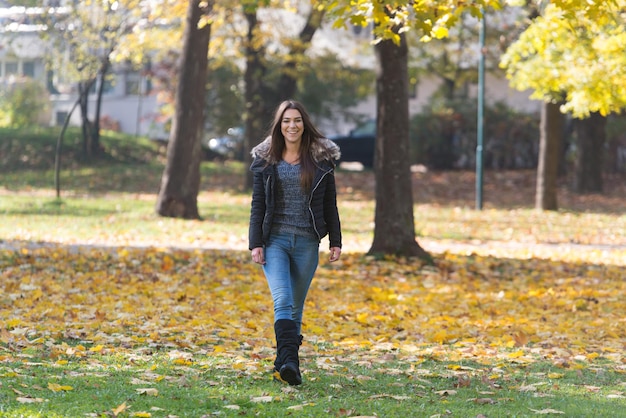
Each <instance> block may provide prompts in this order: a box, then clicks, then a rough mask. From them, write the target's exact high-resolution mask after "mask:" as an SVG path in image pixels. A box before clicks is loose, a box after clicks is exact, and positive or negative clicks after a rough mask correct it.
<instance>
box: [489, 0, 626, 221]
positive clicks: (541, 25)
mask: <svg viewBox="0 0 626 418" xmlns="http://www.w3.org/2000/svg"><path fill="white" fill-rule="evenodd" d="M538 3H539V6H540V7H539V10H540V15H539V16H538V17H537V18H536V19H534V20H533V21H532V22H531V24H530V25H529V26H528V28H527V29H526V30H525V31H524V33H522V35H521V36H520V37H519V39H518V40H517V41H516V42H515V43H514V44H512V45H511V46H510V47H509V48H508V50H507V52H506V53H505V54H504V56H503V57H502V61H501V66H502V67H504V68H506V71H507V76H508V77H509V78H510V80H511V85H512V86H513V87H515V88H517V89H519V90H526V89H532V90H533V95H532V96H531V97H533V98H536V99H539V100H542V101H543V102H544V105H543V107H544V110H543V112H542V127H543V128H542V135H541V149H540V157H539V158H540V160H539V171H538V174H537V194H536V204H535V206H536V207H537V208H538V209H547V210H556V209H557V208H558V205H557V203H556V200H557V199H556V176H557V165H558V160H559V156H560V154H561V151H560V148H561V142H562V135H563V133H562V131H563V129H562V124H563V122H562V119H563V116H562V113H569V114H571V115H572V116H573V117H574V118H575V133H576V136H577V144H576V148H577V156H576V162H577V163H576V184H575V186H576V189H577V190H578V191H579V192H600V191H602V153H603V147H604V142H605V136H606V135H605V132H604V126H605V124H606V119H605V116H607V115H608V114H610V113H615V112H619V111H620V110H621V109H623V108H624V107H626V81H625V80H626V56H625V55H624V44H625V42H626V24H625V23H626V21H625V19H624V18H625V13H624V7H626V2H625V1H624V0H611V1H595V2H594V1H585V2H582V1H564V0H561V1H554V2H552V3H551V4H542V3H543V2H538ZM559 112H562V113H559Z"/></svg>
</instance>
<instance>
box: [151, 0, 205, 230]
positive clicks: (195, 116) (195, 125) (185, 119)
mask: <svg viewBox="0 0 626 418" xmlns="http://www.w3.org/2000/svg"><path fill="white" fill-rule="evenodd" d="M213 3H214V2H213V1H210V2H208V4H207V3H206V2H205V1H202V0H190V1H189V7H188V9H187V18H186V24H185V33H184V35H183V52H182V55H181V61H180V77H179V80H178V87H177V90H176V104H175V106H176V111H175V115H174V120H173V122H172V128H171V131H170V137H169V143H168V147H167V164H166V167H165V170H164V172H163V177H162V178H161V187H160V190H159V197H158V200H157V205H156V212H157V213H158V214H159V215H161V216H169V217H174V218H184V219H199V218H200V214H199V213H198V192H199V190H200V161H201V158H202V148H201V143H200V139H201V137H202V133H203V130H204V99H205V90H206V78H207V66H208V57H207V55H208V48H209V40H210V38H211V26H210V25H208V24H205V25H204V26H199V22H200V19H201V17H202V16H203V15H204V14H208V13H210V12H211V9H212V8H213Z"/></svg>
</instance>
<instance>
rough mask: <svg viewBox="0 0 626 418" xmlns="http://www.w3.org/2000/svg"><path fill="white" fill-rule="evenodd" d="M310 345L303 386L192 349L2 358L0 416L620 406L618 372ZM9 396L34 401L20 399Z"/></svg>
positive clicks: (494, 411)
mask: <svg viewBox="0 0 626 418" xmlns="http://www.w3.org/2000/svg"><path fill="white" fill-rule="evenodd" d="M315 348H316V353H315V356H313V355H311V352H310V351H309V355H306V354H305V355H304V356H303V373H304V379H305V383H304V384H303V385H302V386H300V387H297V388H293V387H289V386H286V385H284V384H281V383H278V382H275V381H272V379H271V377H270V374H269V372H268V370H269V369H270V368H271V366H270V362H269V361H267V360H266V361H251V360H250V359H249V358H227V357H225V358H216V357H214V356H205V355H202V354H198V355H194V356H193V357H191V356H189V357H188V358H187V360H186V361H184V362H180V363H184V364H180V363H176V362H175V361H173V360H172V358H170V357H168V356H167V355H166V354H165V353H163V352H160V351H159V350H156V349H147V348H146V349H145V350H144V351H143V352H142V353H141V354H135V353H133V354H128V355H120V354H117V355H100V354H99V355H88V356H87V357H86V358H84V357H83V358H80V357H79V358H72V357H71V356H67V355H64V356H62V358H63V360H61V359H50V358H45V357H44V358H41V357H36V356H35V357H30V358H28V359H24V360H22V361H19V362H4V363H2V364H1V365H0V376H2V386H0V405H1V406H0V417H12V418H13V417H22V416H27V417H40V416H41V417H78V416H89V415H88V414H93V415H91V416H111V411H112V410H114V409H116V408H118V407H119V406H120V405H122V404H124V403H125V404H126V410H125V411H124V412H123V413H122V414H121V415H120V416H142V415H134V414H136V413H140V412H149V413H151V414H152V415H151V416H153V417H167V416H179V417H199V416H205V415H206V416H212V415H220V416H232V417H236V416H265V417H275V416H306V417H318V416H381V417H395V416H415V417H418V416H420V417H421V416H426V417H429V416H436V415H437V414H441V416H464V417H466V416H467V417H469V416H471V417H475V416H477V415H479V414H483V415H484V416H489V417H532V416H536V415H537V412H534V411H542V410H543V411H545V410H548V409H552V410H554V411H561V412H562V413H563V415H564V416H567V417H611V416H620V414H621V411H622V410H623V408H624V407H626V400H625V399H624V397H621V398H620V397H619V395H617V394H619V393H623V391H624V387H623V379H622V376H620V375H619V374H618V373H617V372H615V371H610V370H606V369H603V368H598V369H592V368H582V369H579V370H568V371H565V372H564V371H563V369H559V368H556V367H547V366H545V365H542V364H541V363H539V364H535V365H529V366H528V367H526V368H522V369H520V368H519V367H514V368H509V367H507V365H506V364H503V365H501V366H500V367H498V368H494V367H491V366H485V365H481V364H472V363H468V364H462V365H460V364H459V363H452V362H442V361H433V360H428V359H423V358H414V359H413V361H401V362H400V361H396V360H394V357H395V354H394V353H392V352H390V353H388V354H387V355H386V356H384V357H382V358H380V359H379V360H378V361H369V360H368V361H364V362H358V361H356V359H358V353H355V355H354V358H350V359H336V358H334V357H332V356H325V350H324V347H315ZM320 359H322V360H325V361H324V362H322V365H323V368H321V367H318V366H317V364H320ZM316 361H317V363H316ZM51 384H53V385H54V384H57V385H60V386H61V387H65V390H60V391H54V390H53V389H52V388H54V386H51ZM146 389H150V390H146ZM155 390H156V391H155ZM17 392H19V393H21V394H22V397H23V398H27V397H30V398H31V399H37V398H39V399H41V400H43V401H41V402H35V403H24V404H22V403H20V402H17V401H16V400H15V399H16V396H15V393H17ZM611 395H613V397H612V398H611ZM616 395H617V396H616ZM533 410H534V411H533ZM107 413H108V414H109V415H107Z"/></svg>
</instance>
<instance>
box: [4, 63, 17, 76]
mask: <svg viewBox="0 0 626 418" xmlns="http://www.w3.org/2000/svg"><path fill="white" fill-rule="evenodd" d="M10 75H17V62H5V63H4V76H5V77H8V76H10Z"/></svg>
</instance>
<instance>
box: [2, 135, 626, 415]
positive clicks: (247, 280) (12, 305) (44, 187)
mask: <svg viewBox="0 0 626 418" xmlns="http://www.w3.org/2000/svg"><path fill="white" fill-rule="evenodd" d="M9 135H10V136H11V137H12V138H13V139H15V140H14V141H10V142H11V145H10V148H9V147H8V146H7V145H6V144H7V143H8V142H9V141H6V142H3V141H5V139H6V138H7V137H9ZM0 138H3V139H1V140H0V151H2V153H1V154H0V158H1V159H2V162H3V165H2V168H1V169H0V170H1V172H0V175H1V177H0V417H63V418H69V417H72V418H73V417H79V416H92V417H105V416H107V417H112V416H114V417H202V416H213V415H218V416H233V417H235V416H268V417H275V416H311V417H317V416H336V417H356V416H379V417H395V416H401V415H404V416H415V417H422V416H423V417H446V416H451V417H452V416H458V417H478V416H484V417H532V416H540V415H561V416H568V417H605V416H606V417H612V416H619V415H620V414H621V412H622V411H623V409H624V407H626V379H625V376H626V365H625V364H626V359H625V358H624V349H625V348H626V347H625V341H626V323H625V321H626V306H625V304H624V303H623V295H624V294H625V293H626V283H625V281H624V277H625V275H624V268H625V266H626V216H625V215H624V214H623V210H622V211H620V208H624V207H626V198H624V197H623V196H626V194H621V191H622V190H623V188H624V183H625V182H624V181H623V178H620V177H619V176H613V177H610V183H609V184H608V190H607V193H606V194H605V195H602V196H599V195H598V196H581V197H579V196H576V195H573V194H571V193H570V192H569V191H568V189H567V186H566V185H565V184H564V185H563V186H562V188H561V189H560V192H559V193H560V196H562V197H563V199H562V201H563V202H564V207H565V208H564V209H563V210H561V211H558V212H550V213H540V212H537V211H535V210H533V209H532V192H533V191H532V187H533V186H532V181H531V179H532V173H529V172H510V173H496V172H494V173H487V175H486V182H487V183H486V191H487V194H486V198H487V199H490V198H491V200H488V201H487V202H486V205H485V207H486V208H485V210H483V211H477V210H474V209H473V208H472V204H473V200H472V199H473V197H472V193H471V187H472V181H473V177H472V175H471V173H467V172H451V173H418V172H416V173H414V174H413V175H414V176H415V177H414V185H415V191H414V195H415V196H416V205H415V216H416V233H417V239H418V241H419V242H420V244H421V245H422V246H423V247H424V248H425V249H427V250H428V251H430V252H431V254H432V255H433V256H434V258H435V261H436V265H435V266H428V265H423V264H421V263H420V262H418V261H416V260H410V259H397V258H393V257H388V258H384V259H374V258H372V257H368V256H366V255H365V253H366V251H367V249H368V245H369V244H370V243H371V240H372V222H373V213H374V202H373V199H372V188H371V185H372V181H373V176H372V173H371V172H367V171H365V172H352V171H346V170H343V169H340V170H339V171H338V173H337V181H338V184H339V187H340V202H339V204H340V213H341V215H342V222H343V230H344V245H345V253H344V255H343V257H342V260H341V261H340V262H338V263H334V264H332V265H331V264H329V263H327V262H326V261H325V260H324V259H322V262H321V264H320V268H319V269H318V273H317V275H316V279H315V281H314V284H313V287H312V289H311V294H310V297H309V299H308V302H307V305H306V309H305V324H304V329H303V333H304V335H305V343H304V345H303V346H302V349H301V356H302V369H303V377H304V384H303V385H302V386H299V387H289V386H285V385H283V384H280V383H278V382H274V381H272V376H271V373H270V369H271V364H272V361H273V354H274V349H273V335H272V329H271V326H270V324H271V299H270V298H269V293H268V291H267V288H266V284H265V281H264V278H263V275H262V272H261V271H260V270H259V268H258V266H256V265H254V264H253V263H251V262H250V260H249V253H248V251H247V248H246V247H247V217H248V210H249V201H250V200H249V195H248V193H246V192H245V191H243V190H242V189H241V184H243V175H244V170H245V168H244V167H243V166H242V165H241V164H240V163H226V164H222V163H213V162H205V163H203V167H202V170H203V184H202V187H201V189H202V191H201V193H200V195H199V207H200V213H201V214H202V215H203V217H204V219H203V220H201V221H184V220H177V219H169V218H167V219H164V218H160V217H158V216H156V215H155V214H154V204H155V202H156V195H155V185H156V187H158V183H159V178H160V173H161V172H162V168H163V154H162V151H161V152H160V151H159V150H158V149H157V148H156V147H155V146H154V144H151V143H149V142H146V141H137V140H136V139H133V138H126V137H118V136H110V137H107V138H105V147H106V148H107V149H109V151H110V155H111V158H110V160H108V161H100V162H98V163H97V164H93V163H92V164H87V163H85V162H81V161H80V160H79V159H78V158H76V155H75V154H72V148H71V145H70V144H68V148H69V154H68V156H67V157H66V158H67V162H66V164H65V165H66V166H67V168H64V171H63V173H62V184H64V185H65V186H64V189H63V194H62V198H61V199H60V200H59V199H56V198H55V197H54V193H53V191H52V190H53V181H52V182H51V180H50V179H53V176H52V171H51V167H50V160H49V158H48V157H49V155H48V152H49V148H47V147H48V145H49V143H51V142H53V141H54V136H53V135H48V134H46V133H38V134H34V135H33V136H29V137H28V138H30V139H24V138H25V137H24V136H21V134H18V133H15V132H12V133H7V131H1V130H0ZM18 139H19V140H18ZM68 142H70V143H71V141H68ZM9 149H10V150H11V153H10V156H9V154H8V153H7V150H9ZM42 150H43V151H42ZM113 151H115V152H113ZM74 152H75V148H74ZM114 155H117V156H120V155H124V158H116V157H115V156H114ZM129 156H132V158H130V157H129ZM46 161H47V162H46ZM468 189H469V190H468ZM507 196H508V197H507ZM529 196H530V200H529ZM529 201H530V203H528V202H529ZM326 247H327V242H323V243H322V250H323V251H325V250H326ZM325 254H326V253H324V255H325Z"/></svg>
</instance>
